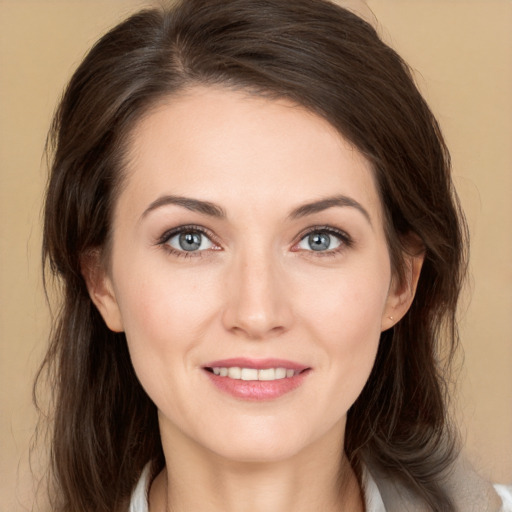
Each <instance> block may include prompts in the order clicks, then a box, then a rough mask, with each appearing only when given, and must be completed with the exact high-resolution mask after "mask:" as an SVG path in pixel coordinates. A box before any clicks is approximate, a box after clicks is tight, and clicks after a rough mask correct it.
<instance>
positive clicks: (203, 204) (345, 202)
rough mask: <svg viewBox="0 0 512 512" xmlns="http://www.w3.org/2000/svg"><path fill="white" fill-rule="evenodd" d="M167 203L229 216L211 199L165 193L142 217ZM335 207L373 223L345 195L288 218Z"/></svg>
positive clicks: (308, 206) (306, 207)
mask: <svg viewBox="0 0 512 512" xmlns="http://www.w3.org/2000/svg"><path fill="white" fill-rule="evenodd" d="M167 205H177V206H181V207H183V208H186V209H187V210H191V211H193V212H198V213H202V214H203V215H208V216H210V217H215V218H218V219H225V218H226V217H227V215H226V212H225V210H224V209H223V208H221V207H220V206H218V205H216V204H214V203H211V202H209V201H201V200H199V199H192V198H190V197H183V196H174V195H165V196H162V197H159V198H158V199H156V200H155V201H153V202H152V203H151V204H150V205H149V206H148V207H147V208H146V210H144V213H143V214H142V215H141V219H143V218H144V217H146V216H147V215H148V214H149V213H150V212H151V211H153V210H156V209H157V208H161V207H162V206H167ZM333 207H350V208H355V209H356V210H358V211H359V212H361V213H362V214H363V216H364V217H365V218H366V220H367V221H368V222H369V223H370V225H372V221H371V218H370V214H369V213H368V211H367V210H366V209H365V208H364V207H363V206H362V205H361V204H360V203H358V202H357V201H356V200H355V199H352V198H351V197H348V196H344V195H337V196H333V197H326V198H324V199H320V200H318V201H314V202H311V203H307V204H303V205H301V206H299V207H298V208H295V209H294V210H292V212H291V213H290V214H289V216H288V218H290V219H300V218H302V217H306V216H308V215H313V214H315V213H319V212H322V211H324V210H327V209H329V208H333Z"/></svg>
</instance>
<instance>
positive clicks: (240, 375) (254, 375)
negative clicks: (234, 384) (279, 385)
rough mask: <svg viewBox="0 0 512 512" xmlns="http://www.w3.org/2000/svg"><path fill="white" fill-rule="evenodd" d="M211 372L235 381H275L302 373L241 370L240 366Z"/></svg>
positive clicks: (256, 369) (262, 369)
mask: <svg viewBox="0 0 512 512" xmlns="http://www.w3.org/2000/svg"><path fill="white" fill-rule="evenodd" d="M211 371H212V372H213V373H214V374H215V375H219V376H220V377H227V378H228V379H235V380H261V381H273V380H280V379H286V378H288V379H289V378H291V377H294V376H295V375H298V374H299V373H300V371H299V370H293V369H289V368H261V369H258V368H239V367H238V366H231V367H229V368H228V367H225V366H222V367H218V366H216V367H214V368H211Z"/></svg>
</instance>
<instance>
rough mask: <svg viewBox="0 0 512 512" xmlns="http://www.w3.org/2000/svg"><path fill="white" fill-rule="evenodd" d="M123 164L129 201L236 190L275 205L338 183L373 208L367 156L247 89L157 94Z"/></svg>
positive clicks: (210, 196) (329, 129)
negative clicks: (160, 96)
mask: <svg viewBox="0 0 512 512" xmlns="http://www.w3.org/2000/svg"><path fill="white" fill-rule="evenodd" d="M125 171H126V172H125V176H126V178H125V179H126V183H125V192H124V195H125V196H129V199H130V203H131V204H132V205H134V204H135V203H138V202H139V200H140V201H142V202H146V203H147V202H148V201H152V200H155V199H156V197H155V196H156V195H158V194H174V195H185V196H189V195H192V196H194V197H197V198H199V199H204V200H212V201H214V202H220V203H223V202H226V203H227V204H228V206H229V203H230V202H233V201H234V200H236V199H239V198H240V196H241V195H243V196H244V204H245V206H246V207H249V206H251V205H252V206H255V207H256V206H257V207H259V208H265V207H266V208H268V207H270V206H271V207H272V208H274V209H276V208H277V207H278V206H279V205H281V206H282V207H283V208H286V207H288V206H292V205H293V204H294V203H295V204H300V203H301V202H304V201H307V200H314V199H318V198H321V197H324V196H332V195H334V194H335V193H343V194H349V195H351V196H354V199H356V200H358V201H362V202H364V203H365V205H366V207H367V208H369V209H373V210H375V211H374V214H375V215H377V216H379V217H380V200H379V198H378V191H377V189H376V185H375V182H374V178H373V171H372V168H371V165H370V164H369V162H368V161H367V160H366V159H365V158H364V157H363V156H362V154H361V153H360V152H359V151H358V150H357V149H356V148H355V147H354V146H353V145H351V144H350V143H349V142H348V141H346V140H345V139H344V138H343V137H342V136H341V135H340V133H339V132H338V131H337V130H336V129H335V128H334V127H333V126H332V125H331V124H330V123H329V122H327V121H326V120H325V119H323V118H321V117H320V116H318V115H316V114H313V113H311V112H309V111H308V110H306V109H305V108H303V107H301V106H299V105H296V104H294V103H292V102H291V101H288V100H284V99H282V100H270V99H267V98H263V97H260V96H255V95H251V94H249V93H247V92H245V91H233V90H230V89H226V88H213V87H194V88H191V89H189V90H187V91H185V92H183V93H181V94H179V95H177V96H172V97H170V98H167V99H166V100H165V101H162V102H160V103H159V104H158V105H157V106H155V108H153V109H152V111H151V112H149V113H148V114H147V115H146V116H145V117H143V118H142V119H141V120H140V122H139V123H138V124H137V125H136V127H135V128H134V130H133V131H132V134H131V137H130V141H129V144H128V158H127V164H126V169H125ZM125 198H126V197H125Z"/></svg>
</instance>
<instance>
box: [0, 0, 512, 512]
mask: <svg viewBox="0 0 512 512" xmlns="http://www.w3.org/2000/svg"><path fill="white" fill-rule="evenodd" d="M356 1H357V0H356ZM368 3H369V5H370V7H371V8H372V10H373V11H374V13H375V15H376V17H377V19H378V20H379V30H380V31H381V33H382V34H383V35H384V37H385V38H386V39H387V40H388V41H390V42H391V44H392V45H393V46H394V47H395V48H397V49H398V51H399V52H400V53H401V54H402V55H403V56H404V57H405V58H406V60H407V61H408V62H409V63H410V64H411V65H412V66H413V68H414V69H415V70H416V71H417V73H418V81H419V84H420V87H421V89H422V90H423V92H424V94H425V95H426V97H427V99H428V100H429V102H430V103H431V106H432V108H433V110H434V112H435V113H436V114H437V116H438V118H439V120H440V122H441V125H442V127H443V130H444V132H445V134H446V137H447V141H448V144H449V146H450V148H451V150H452V156H453V162H454V175H455V180H456V183H457V186H458V189H459V193H460V194H461V196H462V200H463V203H464V206H465V208H466V210H467V215H468V220H469V225H470V228H471V233H472V254H471V260H472V263H471V283H470V288H471V294H472V299H471V301H469V299H468V300H467V301H466V302H467V308H466V310H465V311H463V312H462V313H461V327H462V340H463V345H464V349H465V366H464V368H463V370H462V372H461V384H460V393H459V396H458V397H457V400H456V403H457V411H458V415H459V417H460V421H461V424H462V429H463V432H464V435H465V437H466V439H467V449H468V451H469V453H470V455H471V457H472V459H473V460H474V461H475V464H476V466H477V467H478V468H479V469H480V471H481V472H482V473H483V474H485V475H487V476H488V477H489V478H492V479H493V480H494V481H500V482H508V483H512V320H511V314H512V263H511V262H512V230H511V225H512V1H510V0H495V1H492V0H480V1H479V0H465V1H462V0H460V1H457V0H402V1H400V0H369V2H368ZM144 4H147V2H145V3H144V2H141V1H135V0H131V1H127V0H124V1H121V0H103V1H92V0H62V1H55V0H33V1H28V0H0V351H1V352H0V407H1V412H0V454H1V455H0V511H1V512H14V511H17V510H24V508H23V507H22V504H28V505H29V506H30V504H31V503H32V501H33V499H32V490H31V486H32V482H31V481H32V478H31V476H30V472H29V469H28V451H29V448H28V446H29V440H30V437H31V435H32V433H33V429H34V425H35V418H36V417H35V413H34V411H33V408H32V405H31V395H30V393H31V380H32V376H33V373H34V370H35V368H36V366H37V364H38V362H39V360H40V358H41V355H42V352H43V349H44V346H45V341H46V335H47V326H48V313H47V308H46V305H45V301H44V297H43V294H42V286H41V279H40V262H39V258H40V256H39V255H40V243H41V227H40V226H41V221H40V211H41V195H42V190H43V187H44V182H45V177H46V168H45V165H44V160H43V146H44V142H45V134H46V131H47V129H48V125H49V122H50V119H51V114H52V111H53V109H54V107H55V104H56V102H57V98H58V97H59V94H60V92H61V90H62V88H63V86H64V84H65V83H66V80H67V79H68V78H69V76H70V74H71V72H72V70H73V69H74V67H75V66H76V65H77V64H78V62H79V61H80V59H81V57H82V56H83V55H84V52H85V51H86V50H87V48H88V47H89V46H90V45H91V44H92V43H93V42H94V41H95V39H96V38H97V37H98V36H99V34H101V33H102V32H103V31H104V30H106V29H107V28H108V27H110V26H111V25H112V24H113V23H114V22H115V21H117V20H119V19H120V18H121V17H122V16H124V15H125V14H127V13H129V12H130V11H131V10H133V8H134V6H140V5H144Z"/></svg>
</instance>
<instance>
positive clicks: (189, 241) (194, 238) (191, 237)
mask: <svg viewBox="0 0 512 512" xmlns="http://www.w3.org/2000/svg"><path fill="white" fill-rule="evenodd" d="M200 246H201V235H200V234H199V233H182V234H181V235H180V247H181V248H182V249H183V250H184V251H196V250H197V249H199V247H200Z"/></svg>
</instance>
